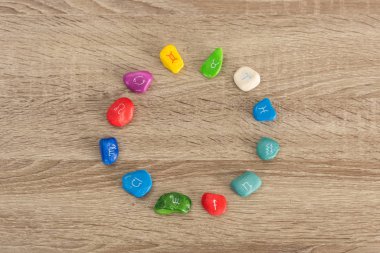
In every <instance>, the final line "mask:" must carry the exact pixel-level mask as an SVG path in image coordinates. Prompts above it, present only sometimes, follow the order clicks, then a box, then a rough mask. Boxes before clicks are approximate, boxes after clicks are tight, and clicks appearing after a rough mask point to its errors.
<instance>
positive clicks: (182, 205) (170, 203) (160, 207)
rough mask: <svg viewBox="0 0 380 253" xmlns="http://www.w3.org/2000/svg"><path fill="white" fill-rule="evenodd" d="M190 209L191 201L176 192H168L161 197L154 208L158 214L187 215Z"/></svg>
mask: <svg viewBox="0 0 380 253" xmlns="http://www.w3.org/2000/svg"><path fill="white" fill-rule="evenodd" d="M190 209H191V199H190V198H189V197H188V196H186V195H184V194H181V193H178V192H169V193H165V194H164V195H162V196H161V197H160V198H159V199H158V200H157V203H156V205H155V206H154V211H155V212H156V213H158V214H163V215H168V214H172V213H181V214H185V213H188V212H189V211H190Z"/></svg>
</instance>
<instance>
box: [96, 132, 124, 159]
mask: <svg viewBox="0 0 380 253" xmlns="http://www.w3.org/2000/svg"><path fill="white" fill-rule="evenodd" d="M99 147H100V154H101V156H102V161H103V163H104V164H105V165H111V164H113V163H114V162H116V160H117V158H118V156H119V148H118V145H117V141H116V139H115V138H113V137H111V138H104V139H100V140H99Z"/></svg>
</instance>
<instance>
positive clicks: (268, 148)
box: [256, 137, 280, 160]
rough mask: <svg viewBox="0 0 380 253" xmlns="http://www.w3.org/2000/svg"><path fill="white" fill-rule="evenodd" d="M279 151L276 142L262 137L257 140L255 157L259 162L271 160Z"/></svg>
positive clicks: (278, 145)
mask: <svg viewBox="0 0 380 253" xmlns="http://www.w3.org/2000/svg"><path fill="white" fill-rule="evenodd" d="M279 151H280V144H278V142H277V141H275V140H273V139H271V138H268V137H263V138H261V139H260V140H259V142H258V143H257V146H256V152H257V155H258V156H259V157H260V159H261V160H272V159H273V158H275V157H276V156H277V154H278V152H279Z"/></svg>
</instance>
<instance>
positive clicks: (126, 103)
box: [107, 97, 135, 127]
mask: <svg viewBox="0 0 380 253" xmlns="http://www.w3.org/2000/svg"><path fill="white" fill-rule="evenodd" d="M134 110H135V107H134V105H133V102H132V101H131V100H130V99H129V98H125V97H123V98H119V99H118V100H116V101H115V102H113V103H112V105H111V106H110V107H109V108H108V112H107V120H108V122H109V123H110V124H111V125H113V126H116V127H123V126H125V125H126V124H128V123H129V122H130V121H131V120H132V118H133V112H134Z"/></svg>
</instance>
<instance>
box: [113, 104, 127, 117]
mask: <svg viewBox="0 0 380 253" xmlns="http://www.w3.org/2000/svg"><path fill="white" fill-rule="evenodd" d="M124 109H125V104H123V103H121V104H119V105H118V106H116V107H115V108H114V109H113V110H114V111H117V114H119V115H120V114H121V113H122V112H123V110H124Z"/></svg>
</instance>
